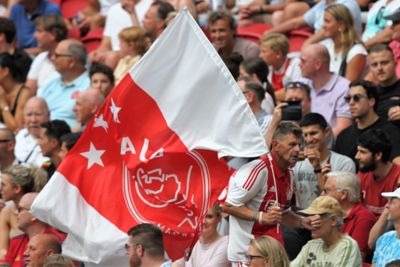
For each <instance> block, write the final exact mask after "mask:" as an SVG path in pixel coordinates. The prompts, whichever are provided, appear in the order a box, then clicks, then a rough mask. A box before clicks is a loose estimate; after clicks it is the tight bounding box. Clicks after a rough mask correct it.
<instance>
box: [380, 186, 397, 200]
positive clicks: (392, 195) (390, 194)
mask: <svg viewBox="0 0 400 267" xmlns="http://www.w3.org/2000/svg"><path fill="white" fill-rule="evenodd" d="M382 196H383V197H396V198H400V187H399V188H397V189H396V190H395V191H394V192H383V193H382Z"/></svg>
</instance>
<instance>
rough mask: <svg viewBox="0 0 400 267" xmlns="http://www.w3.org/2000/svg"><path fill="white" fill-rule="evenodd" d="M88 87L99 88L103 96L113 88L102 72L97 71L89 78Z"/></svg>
mask: <svg viewBox="0 0 400 267" xmlns="http://www.w3.org/2000/svg"><path fill="white" fill-rule="evenodd" d="M90 87H92V88H94V89H97V90H100V92H101V93H102V94H103V95H104V97H107V96H108V94H109V93H110V91H111V90H112V88H113V84H112V83H111V81H110V79H108V77H107V76H106V75H105V74H104V73H101V72H98V73H95V74H93V75H92V77H91V78H90Z"/></svg>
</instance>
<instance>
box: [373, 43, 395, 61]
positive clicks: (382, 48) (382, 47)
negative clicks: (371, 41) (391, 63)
mask: <svg viewBox="0 0 400 267" xmlns="http://www.w3.org/2000/svg"><path fill="white" fill-rule="evenodd" d="M383 51H388V52H389V53H390V54H391V55H392V58H393V59H394V54H393V51H392V49H391V48H390V46H389V45H387V44H383V43H381V44H376V45H374V46H372V47H371V48H370V49H369V50H368V54H371V53H379V52H383Z"/></svg>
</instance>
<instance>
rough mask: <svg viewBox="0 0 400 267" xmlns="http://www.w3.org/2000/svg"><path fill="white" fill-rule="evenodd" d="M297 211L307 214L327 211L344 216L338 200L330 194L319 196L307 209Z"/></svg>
mask: <svg viewBox="0 0 400 267" xmlns="http://www.w3.org/2000/svg"><path fill="white" fill-rule="evenodd" d="M299 212H300V213H303V214H307V215H316V214H325V213H329V214H336V215H338V216H341V217H342V216H344V211H343V209H342V207H341V206H340V204H339V202H338V201H337V200H336V199H335V198H333V197H331V196H319V197H317V198H316V199H314V200H313V202H311V204H310V206H309V207H308V208H307V209H305V210H300V211H299Z"/></svg>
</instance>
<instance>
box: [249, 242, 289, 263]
mask: <svg viewBox="0 0 400 267" xmlns="http://www.w3.org/2000/svg"><path fill="white" fill-rule="evenodd" d="M246 265H247V266H251V267H268V266H269V267H289V258H288V256H287V255H286V252H285V250H284V248H283V247H282V245H281V244H280V243H279V242H278V241H276V240H275V239H274V238H272V237H269V236H261V237H258V238H256V239H253V240H251V241H250V245H249V248H248V250H247V254H246Z"/></svg>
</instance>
